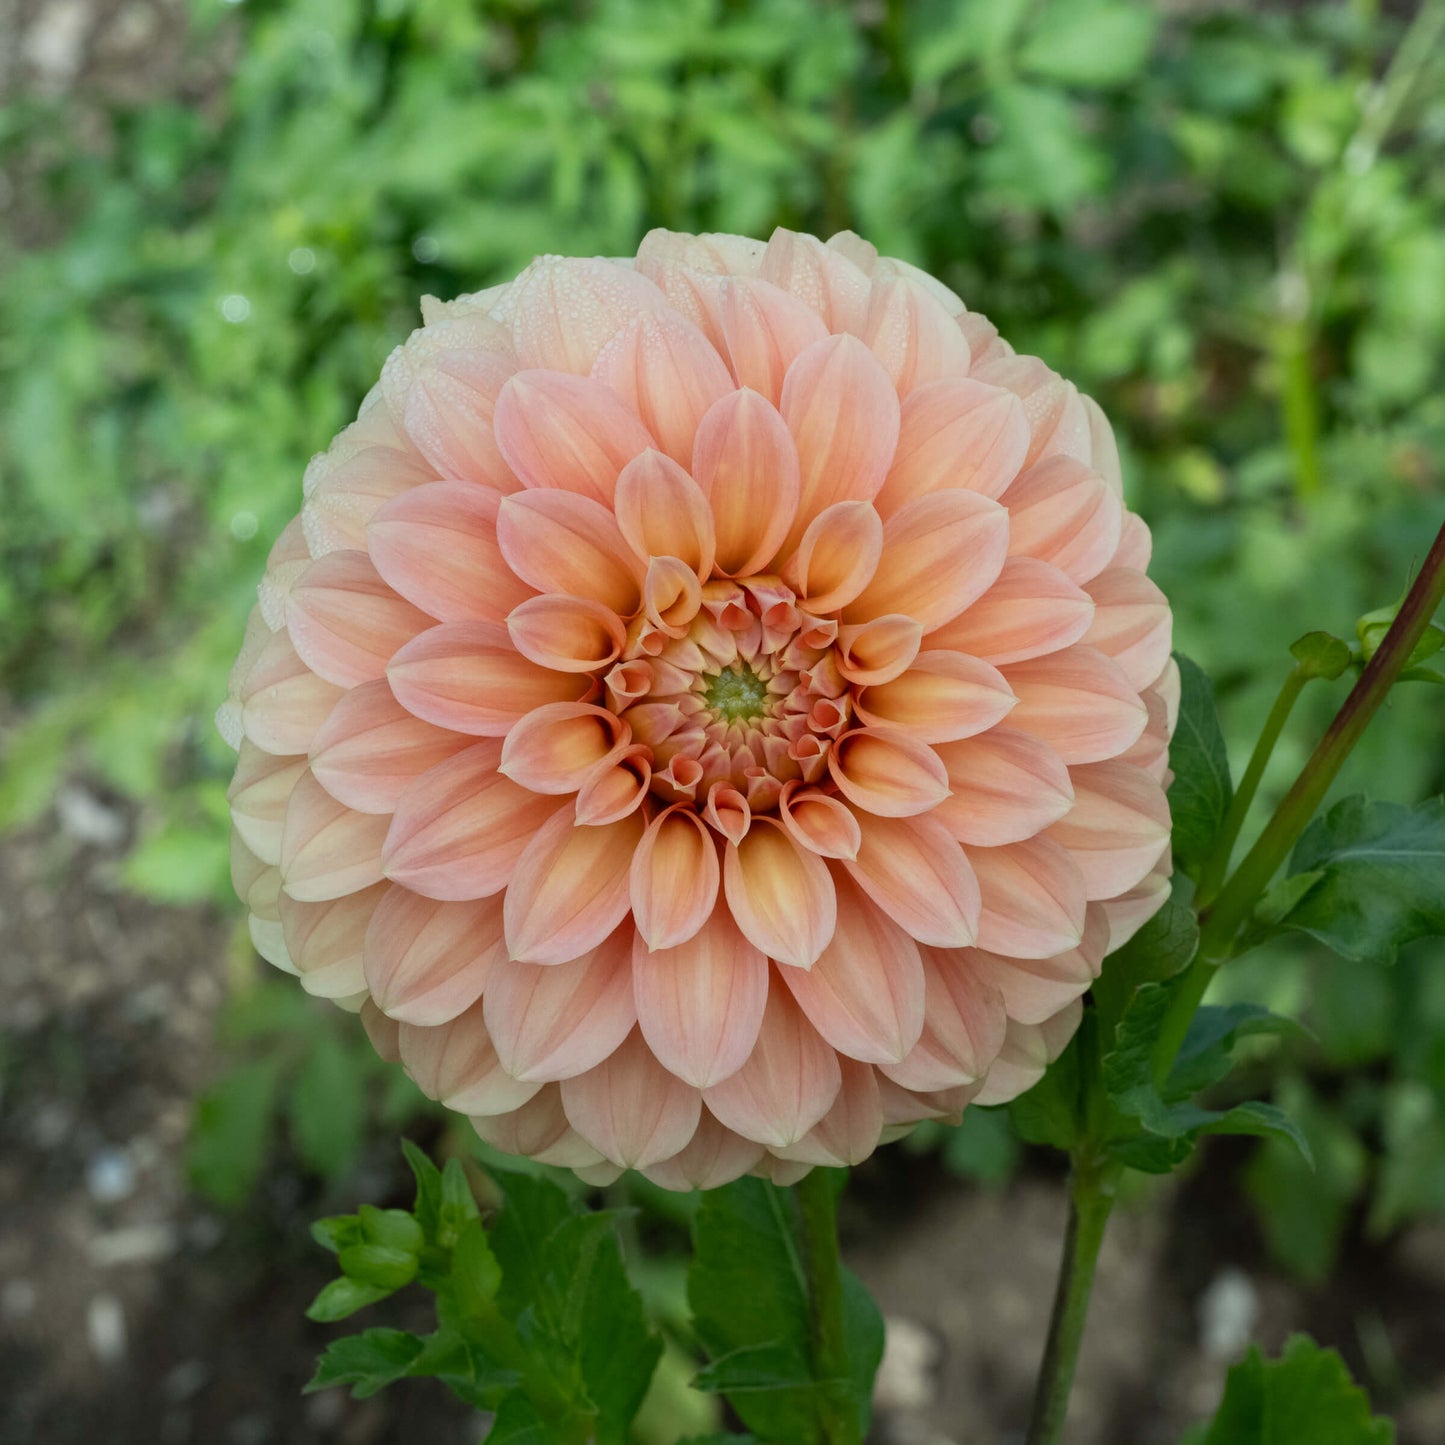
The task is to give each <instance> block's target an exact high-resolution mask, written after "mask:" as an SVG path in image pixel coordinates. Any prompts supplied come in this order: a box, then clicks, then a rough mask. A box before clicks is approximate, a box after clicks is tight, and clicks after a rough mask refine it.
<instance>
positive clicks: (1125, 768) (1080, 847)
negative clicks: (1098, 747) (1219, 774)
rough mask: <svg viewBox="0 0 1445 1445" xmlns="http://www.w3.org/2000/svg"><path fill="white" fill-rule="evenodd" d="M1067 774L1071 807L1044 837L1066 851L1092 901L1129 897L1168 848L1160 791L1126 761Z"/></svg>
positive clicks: (1166, 811) (1165, 807)
mask: <svg viewBox="0 0 1445 1445" xmlns="http://www.w3.org/2000/svg"><path fill="white" fill-rule="evenodd" d="M1069 776H1070V778H1071V779H1072V781H1073V785H1074V806H1073V807H1072V808H1070V809H1069V811H1068V813H1067V814H1065V816H1064V817H1063V818H1061V819H1060V820H1059V821H1058V822H1057V823H1055V824H1054V825H1053V826H1052V827H1051V828H1050V829H1049V832H1048V836H1049V837H1050V838H1052V839H1053V840H1054V842H1055V843H1058V844H1060V845H1061V846H1062V847H1064V848H1067V849H1068V851H1069V856H1070V857H1071V858H1072V859H1073V860H1074V863H1075V865H1076V866H1077V867H1078V869H1079V871H1080V872H1081V873H1082V874H1083V875H1084V885H1085V889H1086V892H1087V895H1088V897H1089V898H1090V899H1103V898H1114V897H1117V896H1118V895H1119V894H1121V893H1127V892H1128V891H1129V889H1131V888H1133V887H1134V886H1135V885H1136V884H1138V883H1140V882H1142V881H1143V879H1144V878H1145V876H1146V875H1147V874H1148V873H1149V872H1150V870H1151V869H1152V868H1153V867H1154V865H1155V863H1156V862H1158V860H1159V855H1160V854H1161V853H1162V852H1163V851H1164V849H1165V848H1166V847H1168V845H1169V804H1168V803H1167V802H1166V801H1165V797H1164V789H1163V788H1162V787H1161V786H1160V784H1159V783H1158V782H1156V781H1155V779H1153V778H1151V777H1150V776H1149V774H1148V773H1146V772H1145V771H1144V770H1143V769H1142V768H1136V767H1133V766H1131V765H1130V764H1129V763H1121V762H1108V763H1089V764H1086V765H1084V766H1082V767H1075V768H1071V769H1070V770H1069Z"/></svg>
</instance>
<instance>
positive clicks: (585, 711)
mask: <svg viewBox="0 0 1445 1445" xmlns="http://www.w3.org/2000/svg"><path fill="white" fill-rule="evenodd" d="M630 737H631V731H630V729H629V728H628V726H627V724H626V723H625V722H623V721H622V720H621V719H620V718H617V717H615V716H614V715H613V714H612V713H610V712H608V711H607V709H606V708H601V707H593V706H592V705H591V704H590V703H584V702H554V703H549V704H548V705H547V706H546V707H539V708H538V709H537V710H536V711H535V712H529V713H528V714H527V716H526V717H524V718H523V719H522V720H521V722H519V723H518V724H517V725H516V726H515V727H514V728H513V729H512V730H511V732H509V733H508V734H507V740H506V742H505V743H503V744H502V757H501V761H500V763H499V764H498V765H497V771H498V772H499V773H503V774H505V775H506V776H507V777H509V778H511V779H512V781H513V782H514V783H520V784H521V786H522V787H524V788H527V789H529V790H530V791H532V792H534V793H557V794H564V793H575V792H576V791H577V790H578V789H579V788H580V787H581V786H582V785H583V783H585V782H586V781H587V778H588V776H589V775H590V774H591V773H592V772H593V771H594V770H595V769H596V768H597V766H598V764H600V763H602V762H603V761H604V760H607V759H615V758H617V757H618V756H620V754H621V751H622V749H623V748H624V747H626V745H627V741H628V739H629V738H630Z"/></svg>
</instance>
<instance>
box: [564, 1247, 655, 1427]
mask: <svg viewBox="0 0 1445 1445" xmlns="http://www.w3.org/2000/svg"><path fill="white" fill-rule="evenodd" d="M661 1357H662V1341H661V1339H660V1338H659V1337H658V1335H657V1333H656V1331H654V1330H653V1329H652V1327H651V1326H650V1325H649V1324H648V1321H647V1315H646V1312H645V1311H644V1309H643V1306H642V1296H641V1295H639V1294H638V1293H637V1291H636V1290H635V1289H633V1288H632V1285H631V1284H630V1283H629V1282H628V1278H627V1271H626V1270H625V1269H624V1268H623V1264H622V1253H621V1250H620V1248H619V1247H618V1243H617V1236H616V1234H615V1232H614V1230H613V1227H612V1225H611V1224H610V1223H609V1226H608V1230H607V1233H606V1235H605V1236H604V1237H602V1238H601V1239H600V1240H599V1241H598V1244H597V1247H596V1249H595V1250H594V1251H593V1253H592V1256H591V1263H590V1268H589V1269H588V1272H587V1283H586V1290H585V1293H584V1296H583V1302H582V1310H581V1314H580V1317H579V1319H578V1324H577V1365H578V1368H579V1369H580V1370H581V1373H582V1383H583V1384H584V1385H585V1386H586V1387H587V1396H588V1398H589V1399H590V1400H591V1401H592V1403H593V1405H594V1406H596V1409H597V1438H598V1441H599V1445H613V1442H615V1445H626V1441H627V1440H628V1438H629V1436H628V1426H629V1425H630V1424H631V1423H632V1420H633V1417H634V1416H635V1415H636V1414H637V1412H638V1410H639V1409H641V1407H642V1401H643V1398H644V1397H645V1396H646V1394H647V1388H648V1386H649V1385H650V1384H651V1382H652V1374H653V1371H654V1370H655V1369H656V1368H657V1362H658V1360H659V1359H660V1358H661Z"/></svg>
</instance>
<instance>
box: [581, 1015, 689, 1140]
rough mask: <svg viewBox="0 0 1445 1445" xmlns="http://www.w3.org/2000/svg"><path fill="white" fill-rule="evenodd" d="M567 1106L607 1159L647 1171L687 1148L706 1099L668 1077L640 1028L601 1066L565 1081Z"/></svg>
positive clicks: (672, 1076) (585, 1133)
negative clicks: (645, 1040)
mask: <svg viewBox="0 0 1445 1445" xmlns="http://www.w3.org/2000/svg"><path fill="white" fill-rule="evenodd" d="M562 1107H563V1108H564V1109H565V1110H566V1111H567V1118H568V1120H569V1121H570V1122H571V1124H572V1127H573V1128H574V1129H575V1130H576V1131H577V1132H578V1133H579V1134H580V1135H581V1136H582V1137H583V1138H584V1139H586V1140H587V1142H588V1143H589V1144H591V1145H592V1146H593V1148H595V1149H596V1150H598V1151H599V1152H600V1153H601V1154H602V1155H603V1157H604V1158H607V1159H610V1160H612V1162H613V1163H614V1164H620V1165H622V1167H623V1168H625V1169H645V1168H647V1166H648V1165H649V1164H657V1163H660V1162H661V1161H662V1160H664V1159H670V1158H672V1156H673V1155H674V1154H677V1153H679V1152H681V1150H683V1149H684V1148H685V1147H686V1146H687V1144H688V1142H689V1141H690V1140H691V1138H692V1136H693V1134H694V1133H696V1132H697V1125H698V1119H699V1117H700V1115H701V1113H702V1095H701V1094H700V1093H699V1092H698V1091H697V1089H695V1088H693V1086H692V1085H691V1084H685V1083H683V1081H682V1080H681V1079H679V1078H677V1077H676V1076H675V1075H674V1074H670V1073H668V1071H667V1070H666V1069H665V1068H663V1066H662V1065H661V1064H660V1063H658V1061H657V1058H656V1056H655V1055H654V1054H653V1052H652V1050H651V1049H650V1048H648V1046H647V1044H646V1043H645V1042H644V1040H643V1038H642V1035H641V1034H640V1033H638V1032H637V1030H635V1029H634V1030H633V1031H632V1033H631V1034H629V1035H628V1037H627V1038H626V1040H625V1041H624V1042H623V1043H622V1044H620V1045H619V1046H618V1047H617V1048H616V1049H615V1050H613V1052H612V1053H611V1054H609V1055H608V1056H607V1057H606V1058H605V1059H603V1061H602V1062H601V1063H600V1064H597V1065H596V1066H595V1067H593V1068H591V1069H589V1070H588V1071H587V1072H586V1073H585V1074H575V1075H572V1076H570V1077H569V1078H566V1079H564V1080H563V1081H562Z"/></svg>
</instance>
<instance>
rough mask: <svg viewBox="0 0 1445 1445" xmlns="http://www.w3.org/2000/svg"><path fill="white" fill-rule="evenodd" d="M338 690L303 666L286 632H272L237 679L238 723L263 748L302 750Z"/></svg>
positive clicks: (337, 697) (334, 701)
mask: <svg viewBox="0 0 1445 1445" xmlns="http://www.w3.org/2000/svg"><path fill="white" fill-rule="evenodd" d="M341 693H342V690H341V688H339V687H337V686H336V684H335V683H332V682H327V681H326V679H325V678H323V677H318V676H317V674H316V673H314V672H312V671H311V669H310V668H309V667H307V665H306V664H305V663H304V662H303V661H302V660H301V657H300V655H299V654H298V653H297V651H296V649H295V647H293V646H292V645H291V638H290V637H289V635H288V634H286V633H285V632H277V633H274V634H273V635H272V636H271V638H270V640H269V641H268V642H266V643H265V645H264V646H263V647H262V648H261V650H260V652H259V653H258V654H257V657H256V660H255V661H254V662H253V663H252V664H251V668H250V671H248V672H247V674H246V677H245V680H244V682H242V684H241V687H240V701H241V726H242V727H243V729H244V730H245V735H246V736H247V737H248V738H250V739H251V741H252V742H253V743H255V744H256V746H257V747H258V748H261V749H263V750H264V751H265V752H268V753H277V754H281V755H287V756H295V755H297V754H301V753H305V752H307V751H308V750H309V748H310V747H311V740H312V739H313V738H314V737H315V736H316V733H317V730H318V729H319V728H320V727H321V724H322V723H324V722H325V721H326V719H327V717H328V716H329V715H330V713H331V709H332V708H333V707H335V706H336V704H337V702H338V701H339V700H340V698H341Z"/></svg>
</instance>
